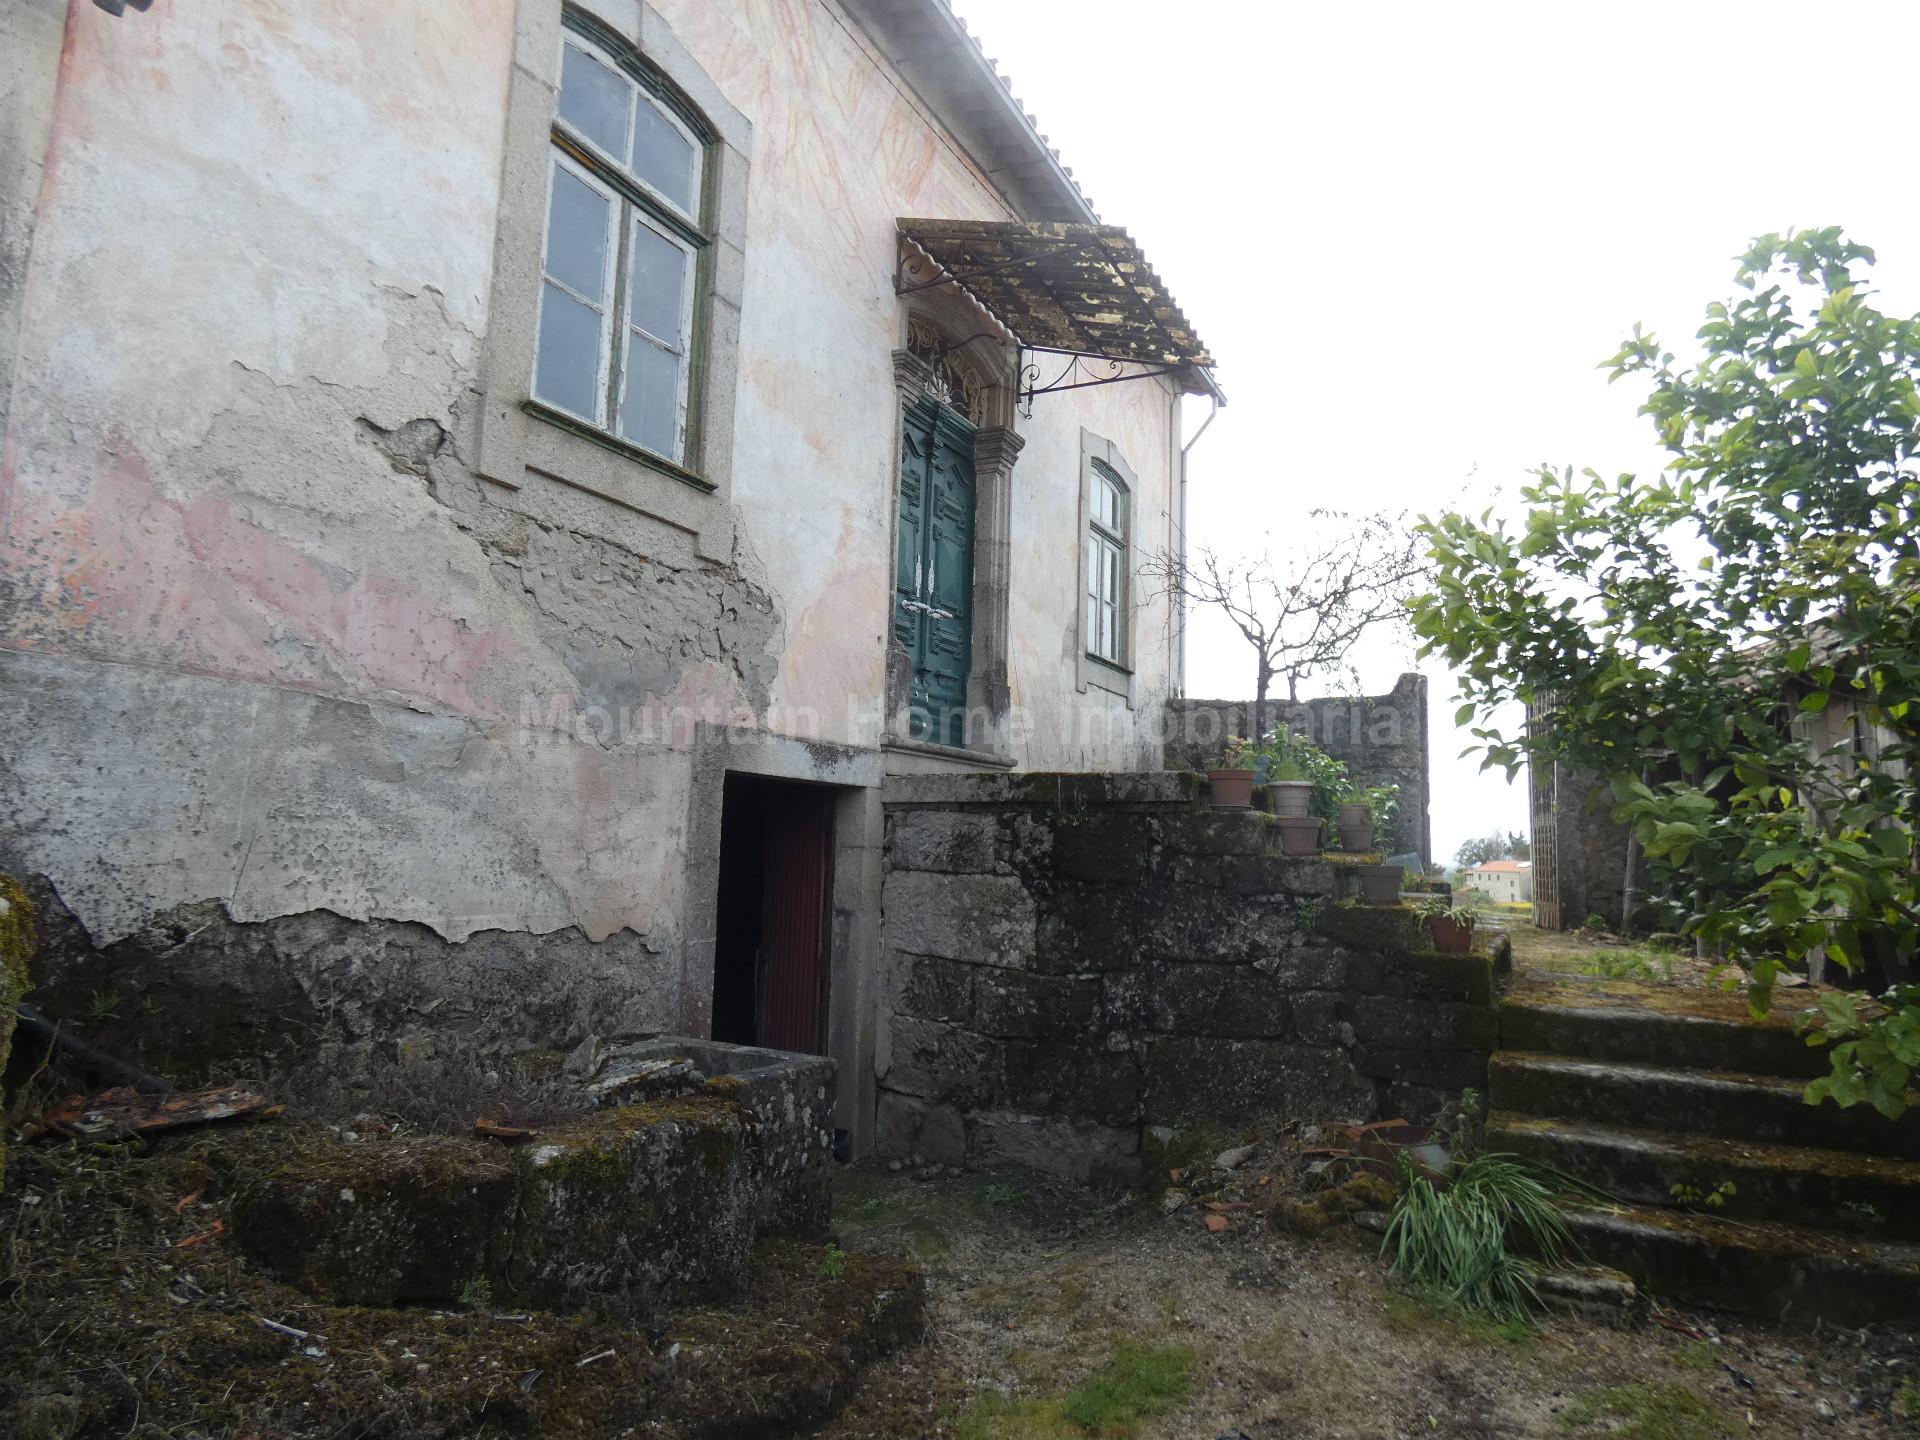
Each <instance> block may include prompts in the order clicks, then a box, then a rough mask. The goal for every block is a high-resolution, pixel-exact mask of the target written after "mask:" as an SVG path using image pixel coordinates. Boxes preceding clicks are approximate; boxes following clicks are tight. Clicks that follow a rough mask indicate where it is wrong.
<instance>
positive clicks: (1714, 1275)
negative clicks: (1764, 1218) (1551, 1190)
mask: <svg viewBox="0 0 1920 1440" xmlns="http://www.w3.org/2000/svg"><path fill="white" fill-rule="evenodd" d="M1567 1223H1568V1226H1569V1228H1570V1229H1571V1230H1572V1231H1573V1235H1574V1239H1575V1241H1576V1242H1577V1243H1578V1244H1579V1245H1580V1247H1581V1249H1582V1251H1583V1252H1584V1253H1585V1256H1586V1258H1587V1259H1588V1260H1590V1261H1592V1262H1594V1263H1597V1264H1600V1265H1608V1266H1612V1267H1613V1268H1615V1269H1617V1270H1622V1271H1625V1272H1626V1273H1627V1274H1628V1275H1631V1276H1632V1277H1633V1279H1634V1281H1635V1283H1636V1284H1638V1285H1639V1286H1640V1287H1641V1288H1642V1289H1644V1290H1646V1291H1648V1292H1649V1293H1650V1294H1652V1295H1655V1296H1657V1297H1660V1298H1662V1299H1668V1300H1677V1301H1680V1302H1682V1303H1684V1304H1689V1305H1704V1306H1708V1307H1711V1308H1714V1309H1721V1310H1733V1311H1738V1312H1739V1313H1741V1314H1745V1315H1757V1316H1763V1317H1765V1318H1767V1319H1769V1320H1773V1321H1777V1322H1780V1323H1783V1324H1786V1325H1789V1326H1795V1327H1798V1326H1805V1325H1811V1324H1812V1323H1813V1322H1814V1321H1815V1320H1819V1321H1821V1322H1823V1323H1826V1324H1830V1325H1842V1326H1854V1325H1864V1324H1869V1323H1873V1322H1878V1321H1889V1322H1894V1323H1900V1324H1904V1323H1909V1322H1912V1321H1914V1320H1916V1319H1920V1245H1912V1244H1903V1243H1900V1242H1897V1241H1871V1240H1864V1239H1861V1238H1859V1237H1852V1236H1840V1235H1834V1234H1831V1233H1828V1232H1825V1231H1820V1230H1808V1229H1803V1228H1800V1227H1798V1226H1792V1225H1780V1224H1758V1223H1754V1222H1751V1221H1732V1220H1724V1219H1718V1218H1712V1217H1708V1216H1704V1215H1691V1214H1682V1213H1680V1212H1678V1211H1673V1210H1652V1209H1648V1210H1635V1209H1626V1208H1618V1209H1605V1210H1602V1209H1588V1210H1571V1211H1568V1212H1567Z"/></svg>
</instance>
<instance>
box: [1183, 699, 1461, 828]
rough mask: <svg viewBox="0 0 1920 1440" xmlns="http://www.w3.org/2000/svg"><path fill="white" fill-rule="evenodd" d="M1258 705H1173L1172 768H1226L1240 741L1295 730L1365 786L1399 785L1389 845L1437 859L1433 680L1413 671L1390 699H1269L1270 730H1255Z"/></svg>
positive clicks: (1232, 702) (1267, 722) (1192, 702)
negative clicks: (1430, 811)
mask: <svg viewBox="0 0 1920 1440" xmlns="http://www.w3.org/2000/svg"><path fill="white" fill-rule="evenodd" d="M1252 709H1253V702H1252V701H1250V700H1185V699H1182V700H1169V701H1168V702H1167V750H1166V756H1167V758H1166V763H1167V764H1168V765H1169V766H1186V767H1188V768H1190V769H1194V770H1205V769H1208V768H1209V767H1211V766H1215V765H1218V764H1220V763H1221V759H1222V757H1223V756H1224V755H1225V754H1226V750H1227V744H1228V742H1229V741H1230V740H1232V738H1233V737H1234V736H1236V735H1250V734H1254V733H1256V732H1265V731H1268V730H1272V729H1274V728H1275V727H1276V726H1279V725H1288V726H1291V727H1292V728H1293V729H1295V730H1297V731H1299V732H1300V733H1301V734H1302V735H1304V736H1306V737H1307V739H1309V740H1311V741H1312V742H1313V743H1314V744H1316V745H1318V746H1319V747H1320V748H1321V749H1322V750H1324V751H1326V752H1327V753H1328V754H1329V755H1331V756H1333V758H1334V759H1336V760H1340V761H1344V762H1345V764H1346V767H1347V773H1348V774H1349V775H1350V776H1351V777H1352V778H1353V780H1354V781H1355V782H1356V783H1357V784H1361V785H1397V786H1399V788H1400V808H1399V810H1398V812H1397V813H1396V814H1395V816H1394V822H1393V833H1392V835H1391V836H1383V837H1382V843H1383V844H1385V845H1386V846H1387V848H1388V851H1389V853H1391V854H1395V855H1401V854H1406V853H1409V852H1412V853H1415V854H1418V855H1420V856H1422V857H1423V858H1425V859H1427V860H1432V859H1433V858H1434V855H1433V844H1432V841H1431V838H1430V837H1429V835H1428V823H1427V799H1428V779H1427V776H1428V772H1429V769H1430V764H1429V760H1428V751H1429V748H1430V747H1429V743H1428V733H1427V680H1426V677H1425V676H1424V675H1419V674H1415V673H1412V672H1409V673H1407V674H1405V675H1402V676H1401V677H1400V678H1399V680H1398V681H1396V682H1395V683H1394V687H1393V689H1392V690H1390V691H1388V692H1387V693H1386V694H1385V695H1325V696H1321V697H1319V698H1316V699H1313V700H1300V701H1289V700H1269V701H1268V702H1267V705H1266V710H1265V712H1264V715H1263V717H1262V718H1263V721H1264V723H1263V724H1261V725H1258V726H1255V725H1253V724H1251V722H1250V720H1249V712H1250V711H1251V710H1252Z"/></svg>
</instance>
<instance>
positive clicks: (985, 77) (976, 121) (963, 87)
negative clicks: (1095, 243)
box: [840, 0, 1100, 225]
mask: <svg viewBox="0 0 1920 1440" xmlns="http://www.w3.org/2000/svg"><path fill="white" fill-rule="evenodd" d="M840 3H841V5H842V7H843V8H844V9H845V10H846V12H847V13H848V14H849V15H850V16H851V17H852V18H853V19H854V21H855V22H856V23H857V24H858V25H859V26H860V27H861V29H863V30H864V31H865V32H866V33H867V37H868V38H869V39H870V40H872V41H873V42H874V44H875V45H876V46H877V48H878V49H879V50H880V53H881V55H882V56H883V57H884V58H885V59H886V61H887V63H888V64H889V65H891V66H892V67H893V69H894V70H895V71H896V72H897V73H898V74H899V75H900V76H901V78H902V79H904V80H906V82H907V83H908V84H909V85H910V86H911V87H912V88H913V91H914V93H915V95H916V96H918V98H919V99H920V101H921V103H922V104H924V105H925V106H926V107H927V108H928V109H929V110H930V111H932V112H933V115H934V117H935V118H936V119H937V120H939V122H940V123H941V124H942V125H944V126H945V127H946V128H947V130H948V131H949V132H950V133H951V134H952V135H953V137H954V138H955V139H956V140H958V141H959V142H960V144H961V146H962V148H964V149H965V150H966V152H967V154H968V155H969V156H971V157H972V159H973V161H974V163H975V164H976V165H978V166H979V167H980V168H981V170H982V171H983V172H984V173H985V174H986V176H987V178H988V179H989V180H990V181H992V183H993V184H994V186H995V187H996V188H997V189H998V190H999V191H1000V192H1001V194H1003V195H1004V196H1006V198H1007V200H1008V202H1009V203H1010V204H1011V205H1012V206H1013V208H1014V210H1015V211H1016V212H1017V213H1018V214H1020V215H1021V216H1022V217H1023V218H1025V219H1029V220H1060V221H1070V222H1078V223H1082V224H1090V225H1097V224H1099V223H1100V217H1099V215H1098V214H1097V213H1096V212H1095V211H1094V208H1093V202H1092V201H1090V200H1089V199H1088V198H1087V197H1086V196H1085V195H1084V194H1082V193H1081V191H1080V187H1079V186H1078V185H1077V184H1075V183H1074V179H1073V172H1072V171H1071V170H1069V169H1068V168H1067V167H1066V165H1064V164H1063V163H1062V162H1061V159H1060V152H1059V151H1058V150H1055V149H1054V148H1053V147H1052V146H1051V145H1050V144H1049V143H1048V142H1047V137H1046V136H1045V135H1043V134H1041V133H1040V128H1039V125H1038V123H1037V122H1036V121H1035V120H1034V118H1033V116H1032V115H1030V114H1028V113H1027V111H1026V110H1025V108H1024V107H1022V105H1021V104H1020V102H1019V100H1018V99H1017V98H1016V97H1015V96H1014V93H1013V89H1012V82H1011V81H1009V80H1008V79H1007V78H1006V77H1005V76H1003V75H1001V74H1000V72H999V70H998V69H997V68H995V66H994V63H993V61H992V60H990V59H988V58H987V54H986V52H985V51H984V50H982V49H981V48H980V44H979V42H978V41H977V40H975V39H974V38H973V36H972V35H971V34H970V33H969V32H968V30H967V27H966V24H965V22H963V21H962V20H961V19H960V17H959V16H958V15H956V14H955V13H954V12H953V9H952V7H951V6H950V5H948V4H947V0H840ZM1012 152H1018V155H1019V158H1018V161H1017V163H1014V164H1009V163H1007V162H1008V160H1009V157H1010V154H1011V153H1012Z"/></svg>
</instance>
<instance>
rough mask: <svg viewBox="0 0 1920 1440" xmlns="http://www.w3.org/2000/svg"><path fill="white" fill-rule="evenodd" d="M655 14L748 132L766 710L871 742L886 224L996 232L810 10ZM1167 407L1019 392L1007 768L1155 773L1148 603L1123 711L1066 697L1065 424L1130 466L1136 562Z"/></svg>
mask: <svg viewBox="0 0 1920 1440" xmlns="http://www.w3.org/2000/svg"><path fill="white" fill-rule="evenodd" d="M656 8H657V9H658V10H659V11H660V12H661V14H662V15H664V16H665V17H666V19H667V20H668V22H669V23H670V24H671V25H672V26H673V28H674V30H675V31H676V33H677V34H678V35H679V37H680V39H681V40H682V41H683V42H684V43H685V44H686V46H687V47H688V49H689V50H690V51H691V52H692V53H693V54H694V56H695V58H697V59H698V60H699V61H700V63H701V64H702V65H703V66H704V67H705V68H706V70H707V71H708V73H709V74H711V75H712V76H713V78H714V79H715V80H716V81H717V82H718V83H719V85H720V87H721V89H722V90H724V91H725V92H726V94H727V96H728V97H729V98H730V99H731V100H732V102H733V103H734V104H735V105H737V106H738V107H739V108H740V109H741V110H742V111H744V112H745V113H746V115H747V117H748V118H749V119H750V120H751V121H752V122H753V135H754V153H753V180H752V186H751V190H750V194H749V201H748V214H749V225H748V234H749V244H748V247H747V282H746V303H745V305H744V306H743V308H742V311H741V337H740V343H741V380H742V390H741V395H740V420H739V429H738V434H737V437H736V451H735V476H734V500H735V503H736V505H737V506H738V508H739V511H740V513H741V515H742V517H743V519H744V524H745V529H746V530H747V532H748V534H749V536H750V543H751V546H752V549H753V553H754V556H755V558H756V560H757V562H758V565H759V567H760V569H761V570H762V571H763V572H764V574H765V575H766V576H768V577H771V578H769V580H768V584H769V586H770V588H772V589H773V590H774V591H775V593H776V594H777V595H778V597H779V600H780V604H781V609H782V611H783V613H784V614H785V616H786V626H787V631H786V646H785V654H784V657H783V660H782V663H781V666H780V673H779V677H778V679H777V680H776V681H775V683H774V686H773V700H774V704H775V706H776V709H777V710H778V711H780V712H784V713H785V714H786V715H787V716H788V717H789V719H790V721H793V722H803V717H804V720H812V719H814V718H816V717H817V720H818V722H819V723H820V725H821V730H820V738H822V739H827V740H831V741H837V742H840V743H845V744H855V745H872V744H875V743H877V742H878V740H879V738H880V719H881V715H880V697H881V696H882V695H883V693H884V690H885V673H884V668H885V646H886V633H887V627H888V624H889V622H890V618H891V605H892V584H893V555H892V553H891V550H890V548H889V545H888V535H889V526H890V522H891V517H892V513H893V507H894V501H895V493H896V487H897V484H898V480H897V476H896V473H895V466H896V454H895V448H894V447H895V440H894V429H895V422H896V399H895V390H894V388H893V373H892V362H891V353H892V351H893V350H894V349H895V348H896V347H897V346H898V345H899V344H900V343H901V340H900V305H899V300H898V297H897V296H896V294H895V291H894V265H895V252H896V242H895V238H894V237H895V223H896V221H897V220H898V218H899V217H901V216H912V215H931V216H942V217H947V218H954V219H985V220H998V219H1009V218H1017V217H1015V216H1013V215H1012V212H1011V211H1010V210H1009V209H1008V208H1007V205H1006V202H1005V201H1004V200H1003V199H1002V198H1001V197H1000V195H999V193H998V192H997V191H996V190H995V189H994V188H993V187H992V186H991V184H989V183H988V181H987V180H986V178H985V177H984V176H982V175H981V173H980V172H979V170H978V169H977V167H975V166H974V164H973V163H972V162H971V161H970V160H969V159H968V158H967V157H966V156H965V155H964V154H963V153H962V152H961V151H960V150H959V148H958V146H957V145H955V144H954V142H953V141H952V140H951V139H950V138H948V137H947V135H946V134H945V132H944V131H942V130H940V129H938V128H936V127H935V126H934V125H932V124H930V123H929V120H928V118H927V116H926V114H925V112H924V111H923V110H922V109H921V108H920V106H919V105H918V103H917V102H916V101H915V100H914V99H913V97H912V91H911V90H910V89H909V88H908V87H907V86H906V85H905V84H903V83H902V82H901V81H900V79H899V78H898V77H897V76H895V75H894V74H893V73H892V72H891V71H890V70H889V69H888V68H887V67H886V66H885V64H884V62H883V61H881V60H880V59H879V57H878V55H877V53H876V52H875V50H874V48H873V46H872V44H871V42H870V41H869V40H868V39H867V37H866V36H865V35H864V34H863V32H861V31H860V29H859V28H858V26H857V25H856V24H855V23H854V22H853V21H852V20H850V19H848V18H846V17H845V16H844V15H843V14H841V12H840V11H839V9H838V8H837V7H836V6H835V5H833V4H832V3H831V0H828V3H821V4H809V5H788V4H779V3H773V0H745V3H733V4H716V3H713V0H656ZM1171 416H1172V412H1171V409H1170V396H1169V394H1168V392H1167V390H1166V388H1165V387H1164V386H1163V384H1162V383H1161V382H1159V381H1156V380H1139V381H1134V382H1131V383H1128V384H1124V385H1116V386H1109V387H1104V388H1101V389H1097V390H1083V391H1076V392H1072V393H1067V394H1058V395H1053V396H1042V397H1039V398H1038V399H1036V400H1035V402H1034V409H1033V415H1032V418H1031V419H1022V420H1020V421H1019V422H1018V430H1019V433H1020V435H1021V437H1022V438H1023V440H1024V441H1025V446H1024V448H1023V449H1022V451H1021V453H1020V458H1019V461H1018V463H1017V465H1016V466H1015V468H1014V472H1013V494H1014V513H1013V541H1014V552H1013V561H1012V564H1013V576H1012V606H1011V610H1012V615H1011V620H1012V636H1011V641H1010V644H1009V654H1008V661H1009V668H1010V677H1009V678H1010V683H1011V687H1012V690H1013V702H1014V706H1015V711H1016V716H1017V720H1016V723H1015V724H1014V726H1013V727H1012V730H1013V741H1014V758H1015V761H1016V763H1017V764H1018V765H1019V766H1021V767H1033V768H1041V769H1046V768H1059V767H1067V766H1072V767H1078V768H1093V769H1102V768H1120V769H1141V768H1147V769H1151V768H1157V766H1158V765H1159V763H1160V757H1159V747H1158V744H1157V738H1156V737H1157V735H1158V729H1159V727H1158V725H1157V723H1156V721H1157V714H1158V710H1159V703H1158V702H1159V699H1160V698H1161V697H1164V696H1165V695H1166V694H1167V693H1168V692H1169V674H1170V671H1169V668H1168V664H1167V649H1166V611H1165V607H1164V605H1163V604H1160V603H1158V602H1155V603H1154V604H1153V605H1150V606H1146V607H1144V608H1143V610H1142V612H1141V614H1140V615H1139V616H1138V617H1137V618H1136V626H1137V631H1136V634H1137V650H1136V661H1137V668H1138V670H1139V673H1140V678H1141V685H1140V693H1139V696H1138V697H1137V699H1136V702H1135V706H1134V708H1133V709H1131V710H1129V709H1128V707H1127V706H1126V704H1125V702H1124V701H1121V700H1119V699H1116V698H1114V697H1111V696H1108V695H1105V694H1104V693H1102V692H1098V691H1094V692H1089V694H1087V695H1081V694H1078V693H1077V692H1076V690H1075V667H1074V653H1075V642H1074V639H1073V625H1074V621H1075V618H1076V615H1077V613H1078V610H1077V607H1078V606H1079V604H1080V603H1081V601H1080V596H1079V586H1080V581H1079V578H1078V577H1079V570H1078V563H1079V558H1078V557H1079V549H1080V546H1081V543H1082V541H1081V538H1080V534H1079V518H1078V506H1079V484H1080V430H1081V427H1082V426H1085V427H1086V428H1088V429H1090V430H1093V431H1095V432H1096V433H1098V434H1100V435H1102V436H1105V437H1106V438H1108V439H1111V440H1113V441H1114V442H1115V443H1116V444H1117V445H1118V446H1119V447H1120V448H1121V450H1122V452H1123V453H1124V454H1125V455H1126V458H1127V461H1128V463H1129V464H1130V465H1132V466H1133V468H1134V470H1135V471H1136V472H1137V474H1138V476H1139V479H1140V488H1141V492H1142V493H1140V494H1139V495H1138V496H1136V497H1135V513H1136V516H1137V517H1138V521H1139V524H1140V526H1141V529H1142V549H1143V552H1144V549H1146V548H1151V547H1152V546H1153V545H1157V544H1164V543H1165V536H1166V516H1167V513H1168V510H1169V508H1170V503H1171V502H1170V498H1169V497H1170V496H1171V494H1172V488H1171V486H1170V484H1169V474H1170V465H1169V459H1168V456H1169V449H1170V447H1169V442H1168V434H1169V425H1170V421H1171ZM1175 448H1177V447H1175ZM850 701H851V704H850V703H849V702H850ZM849 712H851V714H850V713H849Z"/></svg>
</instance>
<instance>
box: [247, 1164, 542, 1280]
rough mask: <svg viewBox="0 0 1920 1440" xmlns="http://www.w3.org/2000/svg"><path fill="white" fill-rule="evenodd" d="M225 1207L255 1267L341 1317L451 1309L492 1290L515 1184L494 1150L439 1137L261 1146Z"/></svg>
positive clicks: (504, 1253) (500, 1268)
mask: <svg viewBox="0 0 1920 1440" xmlns="http://www.w3.org/2000/svg"><path fill="white" fill-rule="evenodd" d="M253 1148H254V1149H255V1150H256V1152H258V1153H259V1154H260V1156H261V1160H260V1162H259V1163H260V1164H261V1165H262V1170H261V1172H260V1173H257V1174H254V1175H252V1176H251V1177H250V1178H248V1179H246V1180H244V1181H243V1182H242V1183H241V1184H240V1186H239V1188H238V1191H237V1193H236V1194H235V1196H234V1203H233V1232H234V1239H235V1241H236V1242H237V1243H238V1244H239V1246H240V1248H241V1249H242V1250H243V1251H244V1252H245V1253H246V1254H247V1255H248V1257H249V1258H251V1259H252V1260H254V1261H255V1262H256V1263H257V1264H260V1265H262V1266H264V1267H265V1268H266V1269H268V1270H270V1271H272V1272H273V1273H274V1274H276V1275H278V1276H280V1277H281V1278H282V1279H283V1280H286V1281H288V1282H289V1283H291V1284H294V1285H297V1286H299V1287H300V1288H301V1289H302V1290H305V1291H306V1292H307V1293H308V1294H310V1295H314V1296H316V1297H319V1298H320V1299H323V1300H330V1301H333V1302H335V1303H337V1304H342V1305H394V1304H404V1303H408V1302H417V1303H426V1304H434V1303H442V1304H444V1303H451V1302H453V1301H456V1300H458V1299H460V1298H461V1296H462V1295H463V1294H467V1293H470V1292H471V1291H472V1290H474V1289H479V1288H482V1287H490V1286H493V1285H496V1284H497V1283H498V1281H499V1279H500V1278H501V1276H502V1274H503V1271H504V1266H505V1263H506V1258H507V1246H508V1242H509V1240H510V1238H511V1227H512V1220H513V1211H514V1196H515V1190H516V1182H515V1176H514V1167H513V1162H512V1160H511V1159H510V1158H509V1157H508V1155H507V1153H506V1151H504V1150H502V1149H501V1148H500V1147H499V1146H495V1145H486V1144H481V1143H478V1142H475V1141H468V1140H456V1139H450V1138H445V1137H436V1136H423V1137H419V1138H415V1139H407V1140H396V1139H389V1138H380V1137H376V1138H370V1139H366V1140H355V1141H348V1140H340V1139H334V1138H326V1137H321V1136H314V1135H273V1136H265V1137H262V1138H261V1140H260V1142H259V1143H258V1144H257V1145H256V1146H254V1147H253Z"/></svg>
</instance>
